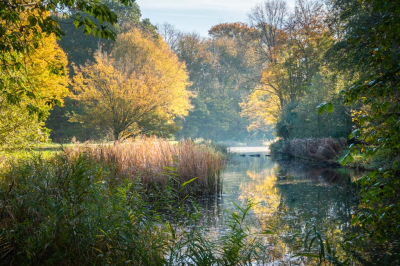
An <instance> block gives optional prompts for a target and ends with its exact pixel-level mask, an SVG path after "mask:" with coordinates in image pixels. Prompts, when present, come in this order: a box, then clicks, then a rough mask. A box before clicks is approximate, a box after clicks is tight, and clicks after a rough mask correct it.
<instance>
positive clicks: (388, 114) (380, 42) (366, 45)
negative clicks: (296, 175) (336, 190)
mask: <svg viewBox="0 0 400 266" xmlns="http://www.w3.org/2000/svg"><path fill="white" fill-rule="evenodd" d="M330 4H331V5H330V8H331V12H330V14H331V16H330V17H329V19H330V26H331V29H332V32H334V33H335V37H336V39H335V45H334V46H333V47H332V49H331V50H330V51H329V52H330V55H333V56H332V59H335V58H336V60H335V63H336V67H337V70H338V71H339V72H342V73H346V74H347V73H353V75H354V82H353V83H352V84H351V86H348V87H347V88H346V89H344V90H343V92H342V93H343V97H344V100H345V103H347V104H360V105H361V108H360V109H359V110H358V111H357V112H356V113H354V121H355V122H356V128H355V130H354V131H353V132H352V133H351V134H350V137H351V138H355V139H356V143H355V144H352V145H351V146H350V150H351V152H350V153H349V154H348V155H346V156H345V157H344V158H343V161H342V163H343V164H345V163H346V162H352V161H353V160H354V156H355V155H360V154H361V155H364V156H367V157H369V156H372V158H373V159H375V160H379V157H382V156H383V155H384V156H385V157H386V158H389V162H386V163H382V162H381V163H380V164H379V168H378V169H376V170H374V171H372V172H371V173H369V174H366V175H365V176H364V177H362V178H361V179H360V180H359V184H360V185H361V187H362V191H361V199H362V202H361V204H362V205H361V206H362V211H361V213H359V214H358V215H357V218H356V219H354V221H353V222H354V223H359V224H361V225H362V227H361V228H362V229H363V230H362V232H361V233H360V234H359V235H358V239H361V240H362V241H365V242H368V241H373V242H375V243H371V242H369V243H371V245H369V246H374V245H376V243H380V246H379V249H382V250H383V252H380V253H379V254H378V253H376V252H369V254H371V255H370V256H371V261H375V262H376V263H378V264H382V265H383V264H385V263H386V264H387V265H397V264H399V256H398V254H399V251H400V247H399V245H396V244H394V243H396V241H398V239H399V237H400V236H399V227H398V221H399V220H400V198H399V195H400V191H399V188H400V179H399V178H398V176H399V173H400V155H399V154H400V145H399V139H400V112H399V110H400V106H399V103H400V79H399V75H400V58H399V54H400V2H399V1H396V0H385V1H383V0H359V1H351V0H332V1H330ZM336 33H338V34H336ZM369 251H370V250H369ZM385 261H386V262H385Z"/></svg>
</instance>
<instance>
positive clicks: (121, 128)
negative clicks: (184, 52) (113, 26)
mask: <svg viewBox="0 0 400 266" xmlns="http://www.w3.org/2000/svg"><path fill="white" fill-rule="evenodd" d="M95 59H96V62H95V63H94V64H86V65H85V66H81V67H76V69H75V71H76V73H77V75H76V76H75V77H74V91H75V93H76V96H75V97H76V99H77V100H79V102H80V104H82V105H83V109H84V112H83V114H75V115H74V117H73V120H75V121H79V122H81V123H84V124H88V125H93V126H96V127H98V129H100V130H103V131H106V132H110V133H111V134H112V135H113V138H114V139H115V140H118V139H121V138H126V137H129V136H132V135H136V134H140V133H142V134H158V135H170V134H171V133H173V132H175V131H176V130H177V126H176V125H175V123H174V119H175V118H176V117H183V116H185V115H187V113H188V110H189V109H190V107H191V106H190V101H189V97H190V93H189V92H188V91H187V90H186V86H187V85H188V76H187V73H186V70H185V66H184V64H182V63H181V62H179V60H178V58H177V57H176V55H175V54H174V53H173V52H172V51H171V50H170V49H169V47H168V46H167V44H166V43H165V42H163V41H162V40H161V39H160V40H158V41H155V40H154V39H152V38H148V37H145V36H144V35H143V34H142V33H141V32H140V31H139V30H137V29H133V30H131V31H129V32H126V33H124V34H120V35H119V36H118V38H117V40H116V44H115V46H114V48H113V50H112V53H111V54H107V53H104V52H102V51H101V50H99V51H98V52H97V53H96V56H95Z"/></svg>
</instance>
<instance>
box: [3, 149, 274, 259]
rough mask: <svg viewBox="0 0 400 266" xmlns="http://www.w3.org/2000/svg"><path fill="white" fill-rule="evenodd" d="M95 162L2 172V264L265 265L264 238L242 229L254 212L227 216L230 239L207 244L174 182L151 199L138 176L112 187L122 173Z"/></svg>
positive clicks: (43, 163) (37, 164) (46, 162)
mask: <svg viewBox="0 0 400 266" xmlns="http://www.w3.org/2000/svg"><path fill="white" fill-rule="evenodd" d="M94 159H95V158H93V156H92V154H90V153H85V152H80V153H76V154H75V156H71V154H68V153H63V154H60V155H59V156H55V157H54V158H50V159H49V158H47V159H44V158H43V157H41V156H35V157H32V158H31V159H29V160H24V161H20V162H18V163H16V164H14V165H12V166H11V167H10V168H9V169H7V171H6V172H5V173H4V174H3V175H2V177H1V178H0V216H1V219H0V244H1V247H0V259H1V264H2V265H3V264H4V265H10V264H13V265H171V263H172V262H174V263H175V262H183V263H184V264H186V265H232V264H231V263H234V262H237V263H239V264H243V265H244V264H246V265H249V264H251V262H254V261H260V258H267V255H265V254H266V249H265V248H264V249H263V248H262V246H261V244H262V241H261V238H262V234H256V233H253V232H250V231H248V230H247V229H246V227H245V226H244V220H245V218H246V215H247V213H248V212H249V209H250V208H251V205H247V206H246V207H244V208H239V207H238V210H239V212H238V213H236V212H232V213H231V220H230V222H229V227H230V228H231V232H230V233H229V234H228V235H226V236H223V237H219V238H217V239H216V240H214V241H211V240H210V239H209V238H208V237H207V236H206V235H207V234H206V233H205V231H204V230H203V228H201V227H199V226H196V225H197V223H196V221H197V217H199V212H198V211H196V208H194V207H196V206H195V205H193V206H192V205H191V204H190V203H191V202H193V201H187V200H185V199H184V198H181V197H179V196H177V195H176V190H175V189H174V188H173V187H171V186H170V184H173V185H175V184H174V183H173V179H174V178H175V175H170V176H169V178H168V181H167V182H166V183H165V187H164V191H163V193H161V194H159V195H160V196H159V197H157V198H156V200H154V198H152V199H151V200H149V195H152V193H150V194H149V191H146V189H144V188H143V187H142V186H141V177H140V176H138V177H131V178H124V179H123V180H119V181H118V182H116V181H115V179H116V178H118V177H119V174H120V173H119V172H117V171H115V169H114V168H113V167H111V165H108V164H106V163H104V161H102V162H100V161H96V160H94ZM171 170H172V169H171ZM164 176H165V177H168V175H167V174H164ZM193 182H195V180H189V182H185V183H184V184H182V185H181V186H180V190H182V189H185V187H189V186H190V185H192V183H193ZM178 192H179V191H178ZM155 193H157V191H156V192H155ZM187 204H189V205H187ZM258 239H260V241H258ZM196 256H197V257H196ZM207 259H208V260H207ZM208 262H209V263H208Z"/></svg>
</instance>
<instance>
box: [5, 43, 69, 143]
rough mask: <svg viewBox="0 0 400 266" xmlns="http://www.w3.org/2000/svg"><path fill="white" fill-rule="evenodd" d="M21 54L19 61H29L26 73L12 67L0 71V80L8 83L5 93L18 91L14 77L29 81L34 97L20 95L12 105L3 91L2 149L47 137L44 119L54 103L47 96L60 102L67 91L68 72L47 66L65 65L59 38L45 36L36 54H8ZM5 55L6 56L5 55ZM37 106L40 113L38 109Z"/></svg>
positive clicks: (42, 139) (16, 55)
mask: <svg viewBox="0 0 400 266" xmlns="http://www.w3.org/2000/svg"><path fill="white" fill-rule="evenodd" d="M12 56H15V57H18V60H21V61H23V62H24V63H25V64H26V67H25V68H24V70H23V71H24V73H23V74H21V72H20V71H19V70H12V69H9V70H8V72H1V73H0V79H1V81H2V82H3V84H5V88H6V89H7V91H6V93H12V92H13V91H19V90H20V88H19V87H18V84H15V83H14V80H15V79H18V80H20V81H21V83H22V84H29V86H31V87H32V88H35V90H34V91H33V93H34V94H35V97H34V98H32V97H29V96H26V95H24V94H22V95H20V96H19V97H20V98H19V102H18V104H9V102H8V101H7V98H6V96H5V95H4V94H0V120H1V123H0V146H1V147H2V148H16V147H22V146H25V147H26V146H27V145H29V144H33V143H37V142H39V141H45V140H47V139H48V131H47V129H45V128H44V123H43V121H44V120H45V119H46V118H47V116H48V114H49V110H50V109H51V106H49V105H48V102H47V99H49V98H50V97H51V98H53V99H56V100H57V101H58V102H59V104H60V105H61V104H62V103H63V98H64V97H65V96H66V95H67V94H68V88H67V86H68V72H67V71H66V70H64V71H65V72H64V73H62V74H61V73H53V72H50V73H49V71H48V68H47V66H48V65H49V64H52V65H66V64H67V57H66V55H65V53H64V52H63V51H62V50H61V49H60V48H59V46H58V45H57V42H56V37H55V36H54V35H50V36H48V37H43V39H42V42H41V43H40V44H38V46H37V47H36V49H35V52H34V53H30V54H29V55H21V54H18V53H10V54H8V57H12ZM3 57H6V55H4V54H3ZM36 108H38V109H40V110H41V112H36V110H37V109H36Z"/></svg>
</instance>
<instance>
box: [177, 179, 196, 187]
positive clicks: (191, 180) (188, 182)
mask: <svg viewBox="0 0 400 266" xmlns="http://www.w3.org/2000/svg"><path fill="white" fill-rule="evenodd" d="M197 178H199V177H195V178H192V179H190V180H189V181H186V182H184V183H183V184H182V185H181V188H183V187H185V186H186V185H188V184H190V183H192V182H193V181H194V180H196V179H197Z"/></svg>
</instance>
